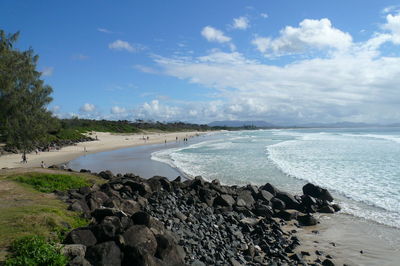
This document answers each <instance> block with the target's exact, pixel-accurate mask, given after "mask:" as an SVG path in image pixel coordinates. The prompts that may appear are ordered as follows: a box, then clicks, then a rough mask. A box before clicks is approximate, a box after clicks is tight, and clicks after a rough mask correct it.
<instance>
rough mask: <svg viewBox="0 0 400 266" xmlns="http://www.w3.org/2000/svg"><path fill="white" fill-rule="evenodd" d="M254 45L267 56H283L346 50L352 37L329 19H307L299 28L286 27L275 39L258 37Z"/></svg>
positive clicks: (350, 43)
mask: <svg viewBox="0 0 400 266" xmlns="http://www.w3.org/2000/svg"><path fill="white" fill-rule="evenodd" d="M252 43H253V44H254V45H255V46H256V48H257V49H258V50H259V51H260V52H262V53H264V54H265V55H266V56H281V55H287V54H298V53H303V52H305V51H307V50H309V49H320V50H321V49H336V50H346V49H347V48H349V47H350V46H351V45H352V37H351V35H350V34H348V33H346V32H343V31H341V30H339V29H336V28H334V27H333V26H332V24H331V22H330V20H329V19H327V18H323V19H320V20H314V19H305V20H303V21H302V22H300V23H299V27H297V28H296V27H292V26H286V27H285V28H284V29H283V30H281V31H280V36H279V37H277V38H275V39H272V38H269V37H257V38H255V39H254V40H253V41H252Z"/></svg>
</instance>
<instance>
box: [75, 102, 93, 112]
mask: <svg viewBox="0 0 400 266" xmlns="http://www.w3.org/2000/svg"><path fill="white" fill-rule="evenodd" d="M95 110H96V106H94V105H93V104H91V103H85V104H84V105H82V106H81V108H79V111H81V112H83V113H90V112H93V111H95Z"/></svg>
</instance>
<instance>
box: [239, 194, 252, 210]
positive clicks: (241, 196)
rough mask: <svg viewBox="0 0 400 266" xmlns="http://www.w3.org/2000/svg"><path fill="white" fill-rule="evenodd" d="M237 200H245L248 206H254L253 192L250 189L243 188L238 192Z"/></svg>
mask: <svg viewBox="0 0 400 266" xmlns="http://www.w3.org/2000/svg"><path fill="white" fill-rule="evenodd" d="M236 200H237V201H239V200H243V201H244V202H245V203H246V207H247V208H249V209H250V208H252V207H253V205H254V202H255V200H254V198H253V196H252V192H251V191H250V190H242V191H240V192H239V193H238V196H237V199H236Z"/></svg>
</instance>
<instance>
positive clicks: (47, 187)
mask: <svg viewBox="0 0 400 266" xmlns="http://www.w3.org/2000/svg"><path fill="white" fill-rule="evenodd" d="M13 179H14V180H15V181H18V182H20V183H24V184H28V185H30V186H32V187H33V188H34V189H36V190H38V191H40V192H45V193H49V192H53V191H54V190H60V191H65V190H68V189H74V188H81V187H85V186H89V185H90V184H91V183H90V182H89V181H88V180H87V179H85V178H84V177H82V176H78V175H65V174H34V175H18V176H15V177H13Z"/></svg>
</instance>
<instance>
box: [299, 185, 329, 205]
mask: <svg viewBox="0 0 400 266" xmlns="http://www.w3.org/2000/svg"><path fill="white" fill-rule="evenodd" d="M303 193H304V195H310V196H311V197H314V198H317V199H321V200H326V201H329V202H331V201H333V197H332V195H331V194H330V193H329V191H328V190H326V189H324V188H321V187H319V186H316V185H314V184H311V183H307V184H306V185H304V186H303Z"/></svg>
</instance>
